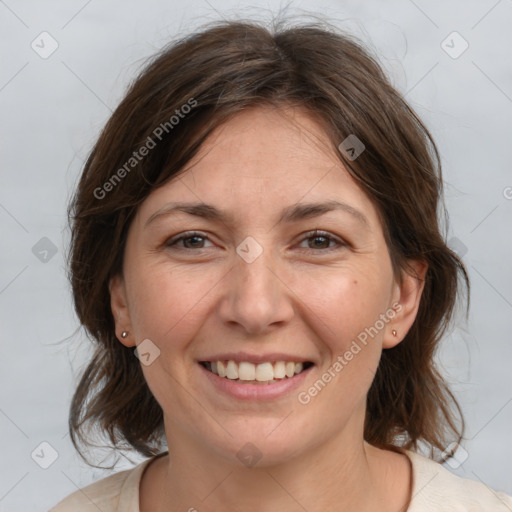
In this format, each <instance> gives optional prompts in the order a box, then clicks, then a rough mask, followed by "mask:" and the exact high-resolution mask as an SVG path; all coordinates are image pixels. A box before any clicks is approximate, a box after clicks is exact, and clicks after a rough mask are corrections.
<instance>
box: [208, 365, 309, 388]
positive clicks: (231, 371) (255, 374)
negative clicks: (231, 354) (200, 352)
mask: <svg viewBox="0 0 512 512" xmlns="http://www.w3.org/2000/svg"><path fill="white" fill-rule="evenodd" d="M199 364H200V365H201V366H202V367H203V368H205V369H206V370H207V371H209V372H211V373H213V374H215V375H217V376H218V377H221V378H224V379H226V380H229V381H232V382H236V383H239V384H252V385H269V384H275V383H278V382H282V381H287V380H290V379H292V378H293V377H295V376H297V375H299V374H301V373H303V372H305V371H306V370H308V369H309V368H311V367H312V366H314V363H312V362H311V361H306V362H295V361H268V362H263V363H259V364H254V363H250V362H248V361H241V362H239V363H237V362H235V361H233V360H225V361H199Z"/></svg>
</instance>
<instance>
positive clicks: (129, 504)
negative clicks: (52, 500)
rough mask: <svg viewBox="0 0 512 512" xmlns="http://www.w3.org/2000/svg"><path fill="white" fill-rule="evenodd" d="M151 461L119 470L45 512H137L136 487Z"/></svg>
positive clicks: (137, 498) (137, 493)
mask: <svg viewBox="0 0 512 512" xmlns="http://www.w3.org/2000/svg"><path fill="white" fill-rule="evenodd" d="M152 460H153V459H148V460H146V461H144V462H142V463H140V464H139V465H137V466H135V467H134V468H132V469H127V470H124V471H119V472H117V473H114V474H112V475H110V476H107V477H106V478H103V479H102V480H98V481H97V482H94V483H92V484H90V485H88V486H87V487H83V488H82V489H78V490H77V491H75V492H74V493H73V494H70V495H69V496H68V497H67V498H64V499H63V500H62V501H61V502H59V503H58V504H57V505H55V507H53V508H52V509H50V511H49V512H98V510H101V511H102V512H116V511H122V512H139V484H140V479H141V476H142V473H143V471H144V469H145V468H146V466H147V465H148V464H149V463H150V462H151V461H152Z"/></svg>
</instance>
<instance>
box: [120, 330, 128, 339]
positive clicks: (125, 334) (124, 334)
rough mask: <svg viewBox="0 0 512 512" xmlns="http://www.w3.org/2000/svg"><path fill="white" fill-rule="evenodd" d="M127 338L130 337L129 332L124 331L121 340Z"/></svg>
mask: <svg viewBox="0 0 512 512" xmlns="http://www.w3.org/2000/svg"><path fill="white" fill-rule="evenodd" d="M127 336H128V331H123V332H122V333H121V338H123V339H124V338H126V337H127Z"/></svg>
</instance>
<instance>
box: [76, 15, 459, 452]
mask: <svg viewBox="0 0 512 512" xmlns="http://www.w3.org/2000/svg"><path fill="white" fill-rule="evenodd" d="M185 105H188V106H189V107H190V108H185V107H184V106H185ZM259 105H267V106H271V107H273V108H276V109H279V108H283V107H285V106H296V107H300V108H303V109H305V110H307V111H308V112H309V113H310V114H311V115H312V116H315V118H316V119H318V120H319V121H320V122H321V123H322V126H323V128H324V130H325V133H326V140H327V142H328V143H330V144H332V145H333V147H334V148H337V147H338V145H339V144H340V142H341V141H343V140H344V139H345V138H346V137H347V136H348V135H350V134H355V135H356V136H357V137H358V138H359V139H360V140H361V141H362V142H363V143H364V145H365V147H366V149H365V151H364V152H363V153H362V154H361V155H360V156H359V157H358V158H357V159H356V160H351V159H349V158H347V157H346V155H345V154H344V153H342V152H341V151H339V152H338V154H339V157H340V159H341V161H342V162H343V164H344V165H345V167H346V168H347V170H348V171H349V172H350V173H351V175H352V176H353V177H354V179H355V180H356V181H357V182H358V183H359V185H360V187H361V188H362V189H363V190H364V191H365V192H366V193H367V195H368V196H369V197H370V199H371V200H372V202H373V203H374V205H375V207H376V208H377V211H378V212H379V215H380V218H381V221H382V224H383V229H384V234H385V238H386V242H387V246H388V249H389V253H390V256H391V260H392V264H393V271H394V273H395V276H397V277H398V278H399V277H400V276H401V275H402V272H403V271H410V269H408V266H407V259H409V258H410V259H418V258H422V259H424V260H426V261H427V262H428V265H429V266H428V271H427V273H426V276H425V283H424V290H423V294H422V298H421V302H420V306H419V311H418V314H417V317H416V319H415V322H414V324H413V325H412V327H411V329H410V330H409V332H408V333H407V335H406V336H405V339H403V341H402V342H401V343H399V344H398V345H397V346H396V347H394V348H391V349H387V350H384V351H383V353H382V357H381V360H380V363H379V366H378V369H377V373H376V375H375V379H374V381H373V383H372V385H371V388H370V390H369V393H368V397H367V414H366V422H365V428H364V438H365V440H366V441H367V442H369V443H370V444H372V445H374V446H378V447H381V448H387V449H396V447H399V446H401V447H403V448H407V449H418V448H419V444H418V443H423V444H425V443H426V445H427V446H428V447H429V448H430V452H431V456H432V457H433V456H434V452H435V451H437V450H439V451H443V450H444V449H445V447H446V445H447V443H449V442H451V441H455V442H460V440H461V439H462V435H463V432H464V420H463V417H462V412H461V409H460V407H459V405H458V404H457V401H456V399H455V397H454V395H453V394H452V393H451V392H450V390H449V389H448V387H447V385H446V383H445V381H444V380H443V378H442V376H441V375H440V373H439V372H438V370H437V369H436V366H435V362H434V356H435V351H436V348H437V346H438V343H439V341H440V340H441V338H442V336H443V335H444V334H445V332H446V330H447V327H448V325H449V324H450V322H451V320H452V317H453V313H454V310H455V305H456V304H457V298H458V295H459V293H460V289H459V286H460V284H462V280H461V282H459V278H463V281H464V283H465V285H466V287H467V291H468V296H467V306H466V307H467V308H469V278H468V275H467V273H466V270H465V268H464V265H463V263H462V261H461V260H460V259H459V258H458V256H457V255H456V254H455V253H454V252H453V251H451V250H450V249H449V248H448V247H447V245H446V243H445V241H444V235H442V234H441V233H440V227H439V223H438V208H441V207H443V211H444V217H445V219H444V220H445V222H446V223H447V222H448V220H447V214H446V210H445V208H444V205H443V197H442V193H443V184H442V177H441V165H440V157H439V153H438V150H437V148H436V145H435V143H434V141H433V139H432V136H431V134H430V133H429V131H428V129H427V128H426V127H425V126H424V124H423V123H422V122H421V121H420V119H419V118H418V117H417V115H416V113H415V112H414V111H413V110H412V108H411V107H410V106H409V105H408V104H407V103H406V101H405V100H404V98H403V96H401V95H400V93H399V92H397V91H396V90H395V89H394V87H393V86H392V85H391V84H390V82H389V81H388V79H387V77H386V76H385V74H384V73H383V71H382V69H381V67H380V65H379V64H378V61H377V60H376V58H375V57H372V56H371V55H370V54H369V52H368V51H367V50H366V49H365V47H364V45H363V44H362V43H361V42H360V41H359V40H357V39H356V38H355V37H354V36H352V35H350V34H345V33H343V32H342V31H341V30H340V29H339V28H336V27H334V26H332V25H331V24H329V23H328V22H325V21H316V22H312V23H305V24H302V25H299V24H297V25H294V26H289V27H286V21H283V20H277V21H276V20H274V21H273V23H272V27H271V28H270V29H268V28H266V27H265V26H263V24H261V23H257V22H254V21H247V22H246V21H220V22H214V23H213V24H210V25H209V26H207V27H206V28H203V29H202V30H199V31H197V32H195V33H193V34H191V35H188V36H186V37H184V38H182V39H179V40H177V41H175V42H173V43H172V44H171V45H170V46H169V47H167V48H164V49H163V51H161V52H160V53H159V54H158V55H157V56H155V57H154V58H153V59H152V60H151V62H149V63H148V64H147V65H146V67H145V68H144V69H143V71H142V72H141V74H140V75H139V76H138V77H137V78H136V80H135V81H134V82H133V84H132V85H131V86H130V88H129V90H128V92H127V94H126V96H125V97H124V99H123V100H122V101H121V103H120V105H119V106H118V107H117V109H116V110H115V111H114V113H113V114H112V116H111V118H110V119H109V121H108V122H107V124H106V126H105V128H104V129H103V131H102V133H101V135H100V137H99V139H98V141H97V142H96V144H95V146H94V148H93V150H92V152H91V153H90V156H89V158H88V159H87V162H86V164H85V167H84V169H83V173H82V175H81V177H80V181H79V183H78V186H77V189H76V191H75V195H74V197H73V199H72V202H71V203H70V206H69V209H68V216H69V222H70V225H71V245H70V252H69V262H68V265H69V279H70V281H71V285H72V290H73V298H74V304H75V310H76V312H77V315H78V318H79V320H80V322H81V324H82V325H83V326H84V327H85V328H86V330H87V332H88V334H89V335H90V336H91V337H92V339H93V340H94V341H95V342H96V344H97V345H96V350H95V353H94V356H93V358H92V360H91V361H90V363H89V365H88V366H87V368H86V369H85V372H84V373H83V375H82V377H81V380H80V382H79V384H78V386H77V388H76V391H75V393H74V396H73V399H72V403H71V408H70V418H69V429H70V434H71V439H72V441H73V444H74V446H75V447H76V448H77V450H78V451H79V453H80V454H81V455H82V456H83V454H82V452H81V450H80V446H79V441H80V442H81V443H85V444H89V445H90V444H91V442H90V439H91V438H90V436H89V434H88V432H89V430H88V429H87V427H91V426H95V427H97V428H98V429H99V431H100V432H102V433H103V434H106V435H107V436H108V440H109V442H110V444H111V445H112V446H113V447H114V448H134V449H135V450H137V451H138V452H139V453H140V454H143V455H145V456H151V455H154V454H156V453H158V451H160V450H161V447H162V443H163V442H164V439H165V436H164V429H163V414H162V410H161V407H160V405H159V404H158V403H157V401H156V400H155V398H154V397H153V395H152V393H151V392H150V390H149V388H148V386H147V385H146V382H145V379H144V376H143V373H142V371H141V367H140V362H139V361H138V359H137V358H136V357H135V356H134V353H133V349H130V348H127V347H125V346H124V345H122V344H121V343H120V342H119V341H118V339H117V338H116V334H115V330H114V319H113V316H112V312H111V308H110V293H109V286H108V285H109V279H110V278H111V277H112V276H114V275H116V274H119V273H121V271H122V262H123V253H124V248H125V241H126V235H127V230H128V227H129V225H130V222H131V220H132V219H133V216H134V214H135V212H136V210H137V207H138V206H139V205H140V204H141V203H142V202H143V201H144V200H145V199H146V198H147V197H148V195H149V194H150V193H151V192H152V191H153V190H155V189H156V188H158V187H160V186H161V185H163V184H164V183H165V182H166V181H167V180H169V179H171V178H173V177H175V176H176V175H177V173H179V172H180V171H181V170H183V169H184V167H185V165H186V164H187V162H189V160H190V159H191V158H192V157H193V156H194V155H195V154H196V153H197V151H198V149H199V147H200V146H201V144H202V143H203V142H204V141H205V139H206V138H207V137H208V135H209V134H210V133H211V132H212V131H213V130H214V129H215V128H216V127H218V126H220V125H221V124H222V123H224V122H225V121H226V120H228V119H229V118H230V117H231V116H233V115H235V114H236V113H237V112H240V111H242V110H243V109H246V108H249V107H253V106H259ZM180 114H182V115H180ZM173 116H174V119H173ZM178 118H179V119H178ZM176 119H178V121H177V122H176ZM158 128H159V130H158ZM157 134H158V136H157ZM150 140H151V141H153V142H154V143H155V145H154V147H151V149H150V150H149V151H147V152H145V156H143V157H142V156H141V155H140V154H141V153H142V151H140V148H142V147H143V146H146V147H149V146H150ZM134 152H136V153H137V155H139V156H138V157H137V158H136V162H135V161H134V160H133V159H134V158H135V156H134V154H135V153H134ZM139 157H140V158H139ZM132 168H133V169H132ZM123 169H124V172H123V171H122V170H123ZM458 420H460V424H459V423H458Z"/></svg>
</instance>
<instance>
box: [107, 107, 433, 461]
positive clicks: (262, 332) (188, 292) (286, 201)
mask: <svg viewBox="0 0 512 512" xmlns="http://www.w3.org/2000/svg"><path fill="white" fill-rule="evenodd" d="M325 140H326V136H325V134H324V133H323V132H322V129H321V127H320V126H319V125H318V124H317V123H316V122H315V121H314V120H313V119H312V118H311V117H309V116H308V115H307V113H305V112H302V111H299V110H288V111H276V110H271V109H268V108H262V107H259V108H253V109H251V110H247V111H244V112H243V113H240V114H238V115H237V116H235V117H234V118H232V119H231V120H230V121H229V122H227V123H226V124H225V125H223V126H222V127H220V128H219V129H217V130H216V132H214V134H213V135H212V136H211V137H210V138H209V139H208V141H207V142H206V143H205V144H204V145H203V147H202V148H201V151H200V153H199V154H198V155H197V156H196V157H195V158H194V159H193V161H191V162H190V163H189V165H188V166H187V169H186V170H185V171H184V172H183V173H182V174H180V176H179V177H175V178H174V179H173V180H172V181H171V182H168V183H167V184H166V185H164V186H162V187H161V188H159V189H157V190H155V191H154V192H153V193H152V194H151V195H149V196H148V198H147V199H146V200H145V201H144V203H143V204H141V206H140V207H139V210H138V212H137V215H136V217H135V219H134V220H133V222H132V224H131V226H130V229H129V232H128V238H127V244H126V249H125V260H124V267H123V275H122V276H121V275H120V276H117V277H116V278H114V279H112V281H111V298H112V311H113V314H114V317H115V320H116V330H117V333H118V337H119V339H120V342H122V343H124V344H125V345H127V346H135V345H139V349H138V351H139V354H140V357H141V364H142V369H143V371H144V375H145V378H146V380H147V383H148V385H149V387H150V389H151V391H152V393H153V394H154V396H155V398H156V400H157V401H158V402H159V403H160V405H161V407H162V409H163V411H164V417H165V424H166V434H167V438H168V439H167V440H168V444H169V451H170V452H172V450H173V446H176V449H178V446H179V445H180V444H181V443H188V444H189V445H191V446H192V445H194V446H196V447H197V446H200V447H201V449H202V450H204V451H205V452H209V453H210V455H217V456H219V457H223V458H226V459H229V460H231V461H232V462H235V463H238V464H241V463H242V462H241V461H240V460H241V458H240V455H244V453H245V452H244V450H245V451H247V450H249V451H251V450H254V451H256V452H257V453H258V454H260V455H261V456H262V457H263V458H262V459H261V462H260V464H265V463H267V464H274V463H278V462H280V461H284V460H287V459H290V458H292V457H296V456H298V455H300V454H301V453H305V452H306V451H308V450H318V449H319V447H320V446H321V445H323V446H327V444H328V443H329V442H330V441H332V440H333V439H340V438H343V439H344V440H345V441H347V442H354V443H357V442H362V438H363V422H364V413H365V399H366V395H367V392H368V389H369V387H370V385H371V382H372V380H373V377H374V374H375V371H376V368H377V366H378V362H379V358H380V355H381V351H382V349H383V348H390V347H392V346H394V345H395V344H397V343H399V342H400V340H401V339H403V337H404V336H405V334H406V333H407V330H408V329H409V328H410V326H411V325H412V322H413V321H414V317H415V315H416V312H417V308H418V305H419V298H420V295H421V286H420V285H419V284H418V282H417V281H416V280H415V279H413V278H407V277H406V278H405V280H404V281H403V283H402V284H401V285H399V284H398V281H397V280H395V278H394V276H393V272H392V267H391V261H390V257H389V253H388V250H387V246H386V243H385V240H384V235H383V231H382V225H381V223H380V220H379V217H378V214H377V211H376V209H375V207H374V206H373V204H372V202H371V200H370V199H369V198H368V197H367V196H366V195H365V193H364V192H363V191H362V190H361V189H360V188H359V187H358V186H357V185H356V183H355V181H354V180H353V179H352V177H351V176H350V175H349V173H348V172H347V171H346V169H345V168H344V167H343V165H342V162H341V160H340V159H339V157H338V155H336V153H335V151H334V150H332V149H330V148H329V147H328V146H327V144H326V143H325V142H323V143H322V141H325ZM176 202H180V203H186V204H192V203H205V204H207V205H210V208H205V207H203V208H196V209H193V210H191V209H189V211H188V212H186V211H183V210H185V209H186V208H185V209H183V210H174V211H172V212H171V211H170V207H171V206H172V205H171V203H176ZM334 202H337V203H339V204H342V205H345V206H340V207H337V208H335V207H334V208H333V207H332V205H333V204H334ZM312 203H315V204H316V203H327V204H330V205H331V206H330V207H329V208H325V207H324V208H307V205H310V204H312ZM166 211H167V213H165V212H166ZM212 212H215V215H213V214H212ZM425 270H426V267H421V266H420V267H418V271H419V272H420V274H421V273H422V272H424V271H425ZM123 330H127V331H129V336H128V337H127V338H126V339H122V338H121V337H120V333H121V331H123ZM393 330H395V331H396V332H397V335H396V336H394V335H393V334H392V331H393ZM141 343H143V344H142V345H141ZM228 360H232V361H233V363H227V361H228ZM217 361H225V363H224V364H227V365H228V369H227V371H228V375H231V377H235V376H236V375H237V373H236V372H238V376H239V378H241V379H245V380H244V382H238V381H235V380H233V379H229V378H227V377H221V376H219V375H216V374H214V373H213V372H212V370H213V371H214V370H215V366H217V372H220V373H222V369H221V366H222V365H220V364H217V365H216V364H215V363H217ZM211 363H213V364H211ZM237 363H238V364H237ZM286 363H288V365H287V364H286ZM291 363H304V364H303V368H305V369H303V370H302V371H300V370H301V365H300V364H298V365H293V364H291ZM283 368H284V370H283ZM287 368H288V370H290V368H292V371H291V372H290V374H289V375H291V374H293V375H294V376H293V377H290V376H284V375H283V371H286V369H287ZM295 371H297V372H299V373H296V374H295V373H294V372H295ZM230 372H233V373H230ZM272 376H274V377H275V378H274V381H272V382H270V383H267V381H268V380H269V379H272ZM258 379H260V380H258ZM254 380H256V381H257V382H254ZM246 443H252V444H253V445H254V446H255V447H256V448H248V447H247V446H245V445H246ZM244 446H245V447H244ZM346 446H347V445H346ZM240 450H242V451H241V452H240ZM237 454H238V457H237Z"/></svg>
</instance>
